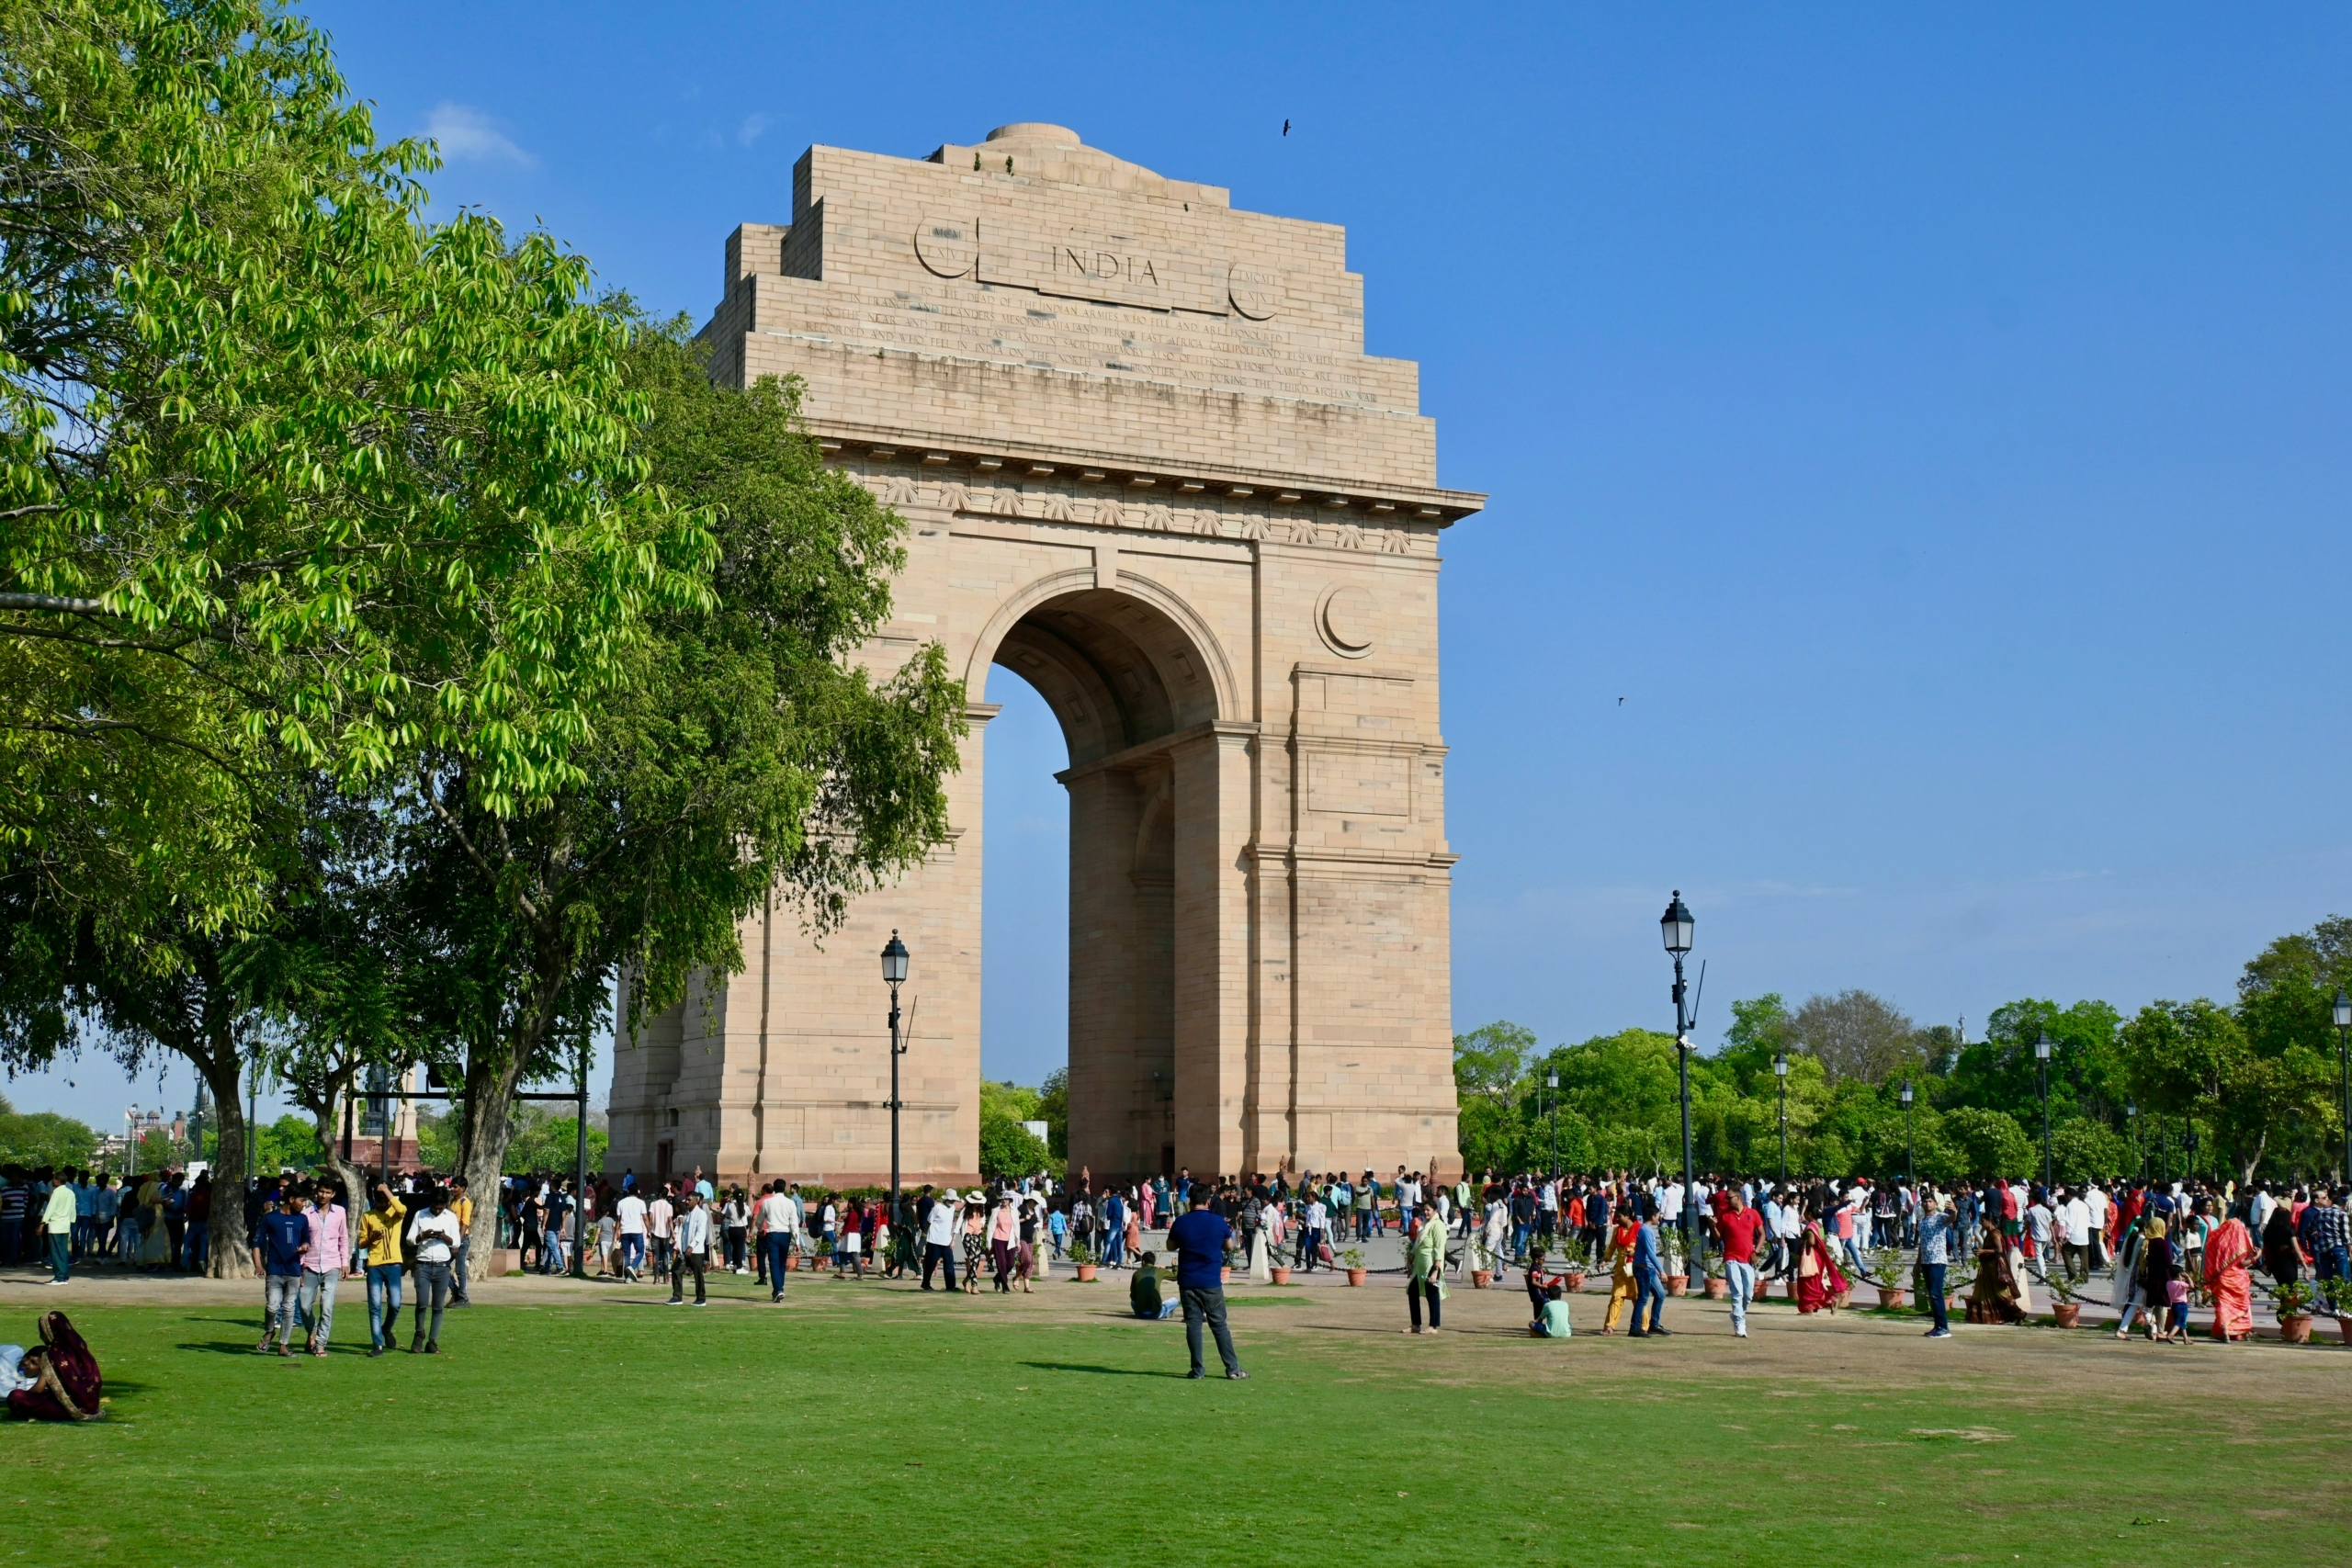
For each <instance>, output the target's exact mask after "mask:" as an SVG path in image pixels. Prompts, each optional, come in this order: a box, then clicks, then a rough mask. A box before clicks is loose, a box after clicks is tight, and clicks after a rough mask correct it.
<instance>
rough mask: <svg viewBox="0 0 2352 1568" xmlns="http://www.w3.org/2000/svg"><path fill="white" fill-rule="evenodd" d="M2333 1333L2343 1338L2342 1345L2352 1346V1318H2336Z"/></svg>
mask: <svg viewBox="0 0 2352 1568" xmlns="http://www.w3.org/2000/svg"><path fill="white" fill-rule="evenodd" d="M2335 1332H2336V1333H2338V1334H2340V1335H2342V1336H2343V1337H2344V1343H2346V1345H2352V1317H2339V1318H2337V1319H2336V1320H2335Z"/></svg>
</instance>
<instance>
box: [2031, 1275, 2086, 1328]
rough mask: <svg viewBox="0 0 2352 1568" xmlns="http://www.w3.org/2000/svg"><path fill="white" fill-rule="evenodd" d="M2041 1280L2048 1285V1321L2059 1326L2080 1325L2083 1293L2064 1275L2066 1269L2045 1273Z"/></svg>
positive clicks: (2073, 1326) (2071, 1326) (2070, 1326)
mask: <svg viewBox="0 0 2352 1568" xmlns="http://www.w3.org/2000/svg"><path fill="white" fill-rule="evenodd" d="M2041 1282H2042V1283H2043V1284H2045V1285H2047V1286H2049V1287H2050V1321H2051V1322H2052V1323H2054V1324H2056V1325H2058V1326H2059V1327H2061V1328H2077V1327H2080V1326H2081V1325H2082V1321H2083V1301H2082V1296H2083V1293H2082V1292H2081V1291H2079V1290H2077V1289H2075V1281H2074V1280H2070V1279H2068V1278H2067V1277H2066V1270H2064V1269H2059V1270H2058V1272H2056V1273H2055V1274H2050V1275H2045V1276H2044V1277H2043V1278H2042V1281H2041Z"/></svg>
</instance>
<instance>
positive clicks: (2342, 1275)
mask: <svg viewBox="0 0 2352 1568" xmlns="http://www.w3.org/2000/svg"><path fill="white" fill-rule="evenodd" d="M2345 1252H2346V1248H2344V1247H2320V1248H2318V1249H2317V1250H2316V1256H2315V1257H2314V1258H2313V1259H2312V1262H2313V1265H2314V1269H2315V1272H2316V1273H2317V1275H2318V1277H2319V1278H2320V1279H2323V1280H2342V1279H2346V1278H2352V1274H2347V1272H2346V1267H2345V1265H2346V1258H2345Z"/></svg>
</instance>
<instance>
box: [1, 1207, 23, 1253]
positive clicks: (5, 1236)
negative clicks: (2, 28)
mask: <svg viewBox="0 0 2352 1568" xmlns="http://www.w3.org/2000/svg"><path fill="white" fill-rule="evenodd" d="M24 1230H25V1222H24V1220H23V1218H22V1217H21V1216H20V1217H18V1218H17V1219H13V1220H0V1263H14V1262H15V1261H16V1260H17V1245H18V1244H19V1243H20V1242H22V1241H23V1240H24Z"/></svg>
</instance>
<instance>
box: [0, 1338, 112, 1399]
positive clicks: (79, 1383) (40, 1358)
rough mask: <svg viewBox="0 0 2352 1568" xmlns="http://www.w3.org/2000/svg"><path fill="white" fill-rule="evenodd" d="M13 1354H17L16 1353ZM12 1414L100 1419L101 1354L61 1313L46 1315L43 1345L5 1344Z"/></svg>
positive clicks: (2, 1353) (1, 1353)
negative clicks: (30, 1347) (21, 1346)
mask: <svg viewBox="0 0 2352 1568" xmlns="http://www.w3.org/2000/svg"><path fill="white" fill-rule="evenodd" d="M12 1353H13V1354H12ZM0 1372H5V1373H6V1384H5V1386H6V1388H7V1390H8V1413H9V1414H10V1415H12V1416H22V1417H24V1418H25V1419H26V1420H28V1421H95V1420H96V1419H97V1418H98V1416H100V1415H101V1414H103V1412H101V1410H100V1409H99V1404H100V1399H99V1394H100V1392H101V1390H102V1389H103V1388H104V1386H105V1385H104V1382H103V1380H101V1379H100V1378H99V1376H98V1359H97V1358H96V1356H93V1355H91V1354H90V1348H89V1347H88V1346H87V1345H85V1344H83V1343H82V1337H81V1336H80V1335H79V1334H76V1333H74V1325H72V1324H71V1323H68V1322H67V1321H66V1320H65V1314H63V1313H62V1312H49V1313H43V1314H41V1317H40V1348H38V1349H33V1350H23V1351H18V1350H17V1348H16V1347H15V1346H14V1345H0Z"/></svg>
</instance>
